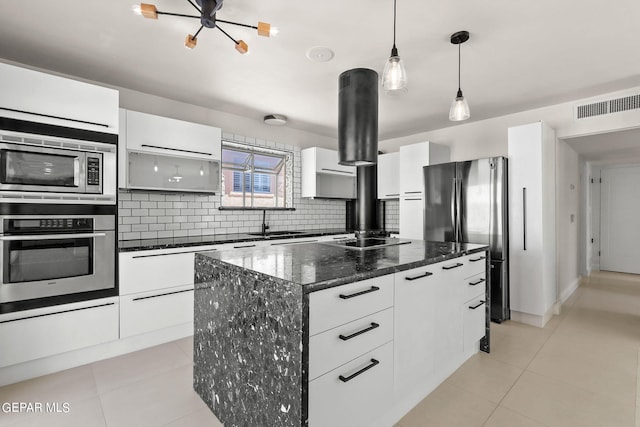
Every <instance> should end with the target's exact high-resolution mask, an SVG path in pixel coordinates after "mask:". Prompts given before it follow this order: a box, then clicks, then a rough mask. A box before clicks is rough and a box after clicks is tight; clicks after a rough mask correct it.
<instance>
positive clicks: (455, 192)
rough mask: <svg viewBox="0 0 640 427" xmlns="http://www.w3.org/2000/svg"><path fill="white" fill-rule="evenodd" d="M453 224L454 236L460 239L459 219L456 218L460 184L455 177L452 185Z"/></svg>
mask: <svg viewBox="0 0 640 427" xmlns="http://www.w3.org/2000/svg"><path fill="white" fill-rule="evenodd" d="M451 191H453V194H452V195H451V226H452V227H453V238H454V240H455V241H456V242H457V241H458V219H457V218H456V205H457V203H456V200H457V199H458V186H457V185H456V179H455V178H453V185H452V186H451Z"/></svg>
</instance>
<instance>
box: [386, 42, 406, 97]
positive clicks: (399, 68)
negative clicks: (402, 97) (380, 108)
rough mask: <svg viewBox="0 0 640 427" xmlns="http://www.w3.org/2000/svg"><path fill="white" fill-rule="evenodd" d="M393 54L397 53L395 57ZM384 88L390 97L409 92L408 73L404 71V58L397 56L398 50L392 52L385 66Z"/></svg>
mask: <svg viewBox="0 0 640 427" xmlns="http://www.w3.org/2000/svg"><path fill="white" fill-rule="evenodd" d="M393 53H396V55H393ZM382 88H383V89H384V90H385V91H386V92H387V93H388V94H389V95H395V94H400V93H405V92H407V71H406V70H405V69H404V63H403V62H402V58H400V57H399V56H398V55H397V50H396V51H395V52H392V55H391V56H390V57H389V60H388V61H387V63H386V64H385V66H384V71H383V72H382Z"/></svg>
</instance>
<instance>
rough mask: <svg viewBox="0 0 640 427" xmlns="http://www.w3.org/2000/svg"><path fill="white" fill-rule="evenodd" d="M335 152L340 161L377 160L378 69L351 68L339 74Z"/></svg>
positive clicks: (354, 163)
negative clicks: (337, 153) (336, 147)
mask: <svg viewBox="0 0 640 427" xmlns="http://www.w3.org/2000/svg"><path fill="white" fill-rule="evenodd" d="M339 84H340V92H339V95H338V152H339V155H340V156H339V158H340V164H342V165H350V166H364V165H372V164H375V163H377V162H378V73H376V72H375V71H373V70H370V69H368V68H354V69H353V70H347V71H345V72H344V73H342V74H340V79H339Z"/></svg>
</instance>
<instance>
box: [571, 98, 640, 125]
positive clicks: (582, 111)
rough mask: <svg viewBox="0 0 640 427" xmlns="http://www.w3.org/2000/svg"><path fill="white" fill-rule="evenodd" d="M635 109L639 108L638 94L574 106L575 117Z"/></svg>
mask: <svg viewBox="0 0 640 427" xmlns="http://www.w3.org/2000/svg"><path fill="white" fill-rule="evenodd" d="M637 109H640V95H631V96H625V97H622V98H616V99H610V100H607V101H599V102H594V103H591V104H584V105H578V106H577V108H576V118H577V119H584V118H587V117H595V116H602V115H605V114H612V113H619V112H622V111H630V110H637Z"/></svg>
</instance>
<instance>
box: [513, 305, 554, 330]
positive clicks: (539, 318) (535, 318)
mask: <svg viewBox="0 0 640 427" xmlns="http://www.w3.org/2000/svg"><path fill="white" fill-rule="evenodd" d="M555 310H556V307H555V304H554V305H552V306H551V307H550V308H549V310H547V312H546V313H545V314H543V315H539V314H531V313H524V312H521V311H513V310H511V320H513V321H514V322H518V323H525V324H527V325H531V326H536V327H538V328H544V325H546V324H547V322H548V321H549V320H551V318H552V317H553V314H554V311H555Z"/></svg>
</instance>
